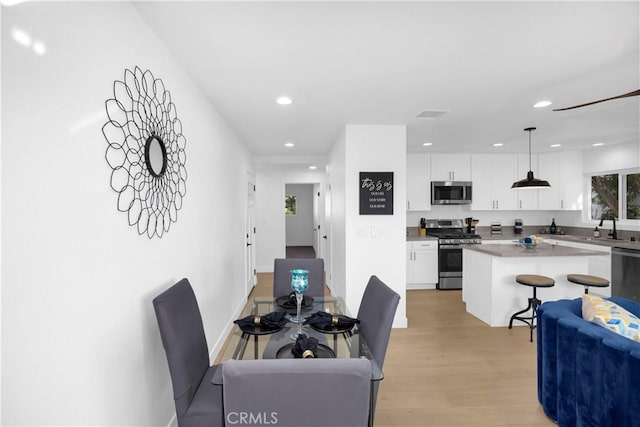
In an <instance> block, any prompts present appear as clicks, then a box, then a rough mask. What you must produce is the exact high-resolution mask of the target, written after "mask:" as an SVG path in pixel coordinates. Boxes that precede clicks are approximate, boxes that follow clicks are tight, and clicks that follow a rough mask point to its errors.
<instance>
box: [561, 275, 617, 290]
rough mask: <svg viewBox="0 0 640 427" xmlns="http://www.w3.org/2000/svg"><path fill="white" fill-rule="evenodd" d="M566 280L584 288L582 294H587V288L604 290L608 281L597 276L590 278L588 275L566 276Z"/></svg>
mask: <svg viewBox="0 0 640 427" xmlns="http://www.w3.org/2000/svg"><path fill="white" fill-rule="evenodd" d="M567 280H568V281H570V282H572V283H576V284H578V285H582V286H584V294H585V295H587V294H588V293H589V286H593V287H594V288H606V287H607V286H609V281H608V280H607V279H603V278H602V277H598V276H591V275H589V274H567Z"/></svg>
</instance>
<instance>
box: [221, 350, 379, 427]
mask: <svg viewBox="0 0 640 427" xmlns="http://www.w3.org/2000/svg"><path fill="white" fill-rule="evenodd" d="M222 383H223V384H224V386H223V389H224V392H223V394H224V413H225V419H226V421H227V423H228V424H229V425H231V424H241V423H242V420H243V419H242V417H244V424H250V425H267V424H273V425H277V426H278V427H352V426H353V427H356V426H357V427H364V426H366V425H367V424H368V420H369V398H370V388H371V365H370V363H369V361H368V360H366V359H260V360H228V361H225V362H224V363H223V364H222Z"/></svg>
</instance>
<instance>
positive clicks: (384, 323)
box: [358, 276, 400, 420]
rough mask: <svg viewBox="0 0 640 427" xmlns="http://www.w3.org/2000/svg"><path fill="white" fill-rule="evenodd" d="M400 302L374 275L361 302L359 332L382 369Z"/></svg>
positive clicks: (375, 386)
mask: <svg viewBox="0 0 640 427" xmlns="http://www.w3.org/2000/svg"><path fill="white" fill-rule="evenodd" d="M399 302H400V295H398V294H397V293H396V292H395V291H394V290H393V289H391V288H390V287H389V286H387V285H386V284H385V283H384V282H383V281H382V280H380V279H379V278H378V277H377V276H371V277H370V278H369V282H368V283H367V287H366V288H365V290H364V294H363V295H362V300H361V301H360V308H359V309H358V319H359V320H360V325H359V326H358V329H359V330H360V335H362V337H363V338H364V340H365V342H366V343H367V346H368V347H369V350H370V351H371V354H372V356H373V358H374V359H375V361H376V362H377V363H378V366H379V367H380V369H381V370H382V365H383V364H384V358H385V356H386V354H387V346H388V345H389V337H390V336H391V327H392V325H393V318H394V317H395V315H396V309H397V308H398V303H399ZM379 386H380V382H379V381H375V382H374V383H373V389H372V393H373V394H372V396H371V402H372V409H371V419H372V420H373V417H374V415H375V410H376V400H377V398H378V387H379Z"/></svg>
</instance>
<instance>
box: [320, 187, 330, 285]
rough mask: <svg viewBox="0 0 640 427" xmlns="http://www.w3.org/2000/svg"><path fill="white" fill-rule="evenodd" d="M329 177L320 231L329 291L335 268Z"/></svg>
mask: <svg viewBox="0 0 640 427" xmlns="http://www.w3.org/2000/svg"><path fill="white" fill-rule="evenodd" d="M329 178H330V177H329V176H327V183H326V184H325V191H324V222H323V223H322V228H321V230H320V236H321V239H322V244H321V247H322V248H323V257H324V271H325V275H324V276H325V282H326V284H327V286H329V289H333V288H332V282H331V280H332V268H333V267H332V266H333V258H332V256H333V251H332V249H331V184H329V183H330V182H331V181H330V179H329Z"/></svg>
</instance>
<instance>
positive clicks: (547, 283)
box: [509, 274, 556, 342]
mask: <svg viewBox="0 0 640 427" xmlns="http://www.w3.org/2000/svg"><path fill="white" fill-rule="evenodd" d="M516 282H517V283H519V284H521V285H525V286H531V287H532V288H533V297H532V298H529V304H528V305H527V307H526V308H525V309H524V310H520V311H518V312H517V313H514V314H513V316H511V319H509V329H511V327H512V326H513V321H514V320H519V321H521V322H524V323H526V324H527V325H529V341H530V342H533V330H534V329H535V327H536V322H535V320H536V318H537V317H538V306H539V305H540V304H542V302H541V301H540V300H539V299H538V297H537V295H536V290H537V289H538V288H550V287H552V286H554V285H555V284H556V281H555V280H553V279H552V278H551V277H546V276H539V275H537V274H519V275H517V276H516ZM529 310H531V315H527V316H521V315H522V314H524V313H526V312H527V311H529Z"/></svg>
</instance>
